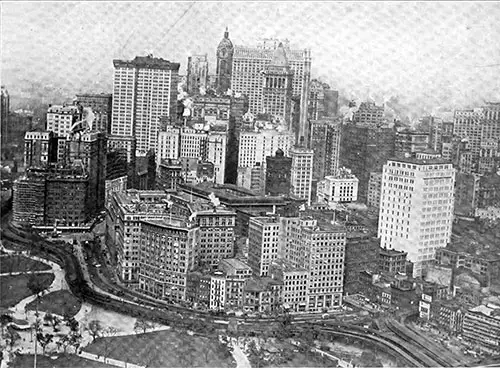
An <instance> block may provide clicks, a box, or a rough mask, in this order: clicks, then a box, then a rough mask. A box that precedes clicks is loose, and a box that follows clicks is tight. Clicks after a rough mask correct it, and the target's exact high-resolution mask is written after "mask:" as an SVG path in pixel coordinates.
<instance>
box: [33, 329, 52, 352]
mask: <svg viewBox="0 0 500 368" xmlns="http://www.w3.org/2000/svg"><path fill="white" fill-rule="evenodd" d="M36 339H37V341H38V343H39V344H40V346H41V347H42V350H43V354H44V355H45V350H46V349H47V346H48V345H49V344H50V343H51V342H52V340H53V339H54V335H52V334H49V333H47V334H44V333H42V332H38V333H37V334H36Z"/></svg>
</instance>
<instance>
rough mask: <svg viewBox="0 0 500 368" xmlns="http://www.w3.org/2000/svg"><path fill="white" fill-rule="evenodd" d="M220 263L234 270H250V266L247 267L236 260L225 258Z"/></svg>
mask: <svg viewBox="0 0 500 368" xmlns="http://www.w3.org/2000/svg"><path fill="white" fill-rule="evenodd" d="M220 263H227V264H228V265H229V266H231V267H233V268H235V269H242V268H244V269H250V266H249V265H247V264H246V263H243V262H241V261H240V260H239V259H237V258H226V259H223V260H221V261H220Z"/></svg>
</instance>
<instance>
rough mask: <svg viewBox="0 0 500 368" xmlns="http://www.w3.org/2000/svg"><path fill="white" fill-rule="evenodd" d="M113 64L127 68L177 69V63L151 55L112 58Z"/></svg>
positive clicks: (178, 65)
mask: <svg viewBox="0 0 500 368" xmlns="http://www.w3.org/2000/svg"><path fill="white" fill-rule="evenodd" d="M113 65H114V66H115V68H117V67H129V68H147V69H165V70H177V71H178V70H179V68H180V64H179V63H172V62H170V61H168V60H165V59H162V58H155V57H153V56H152V55H148V56H136V57H135V59H134V60H118V59H115V60H113Z"/></svg>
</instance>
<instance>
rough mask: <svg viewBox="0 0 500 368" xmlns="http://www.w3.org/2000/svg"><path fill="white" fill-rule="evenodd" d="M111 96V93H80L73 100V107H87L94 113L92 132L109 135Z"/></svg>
mask: <svg viewBox="0 0 500 368" xmlns="http://www.w3.org/2000/svg"><path fill="white" fill-rule="evenodd" d="M112 100H113V95H112V94H111V93H81V94H77V95H76V98H75V100H74V104H75V105H79V106H81V107H83V108H85V107H88V108H90V109H92V111H93V112H94V113H95V115H97V116H95V118H94V121H93V122H92V124H93V125H92V128H91V129H92V130H99V131H101V132H106V133H109V132H110V129H111V112H112Z"/></svg>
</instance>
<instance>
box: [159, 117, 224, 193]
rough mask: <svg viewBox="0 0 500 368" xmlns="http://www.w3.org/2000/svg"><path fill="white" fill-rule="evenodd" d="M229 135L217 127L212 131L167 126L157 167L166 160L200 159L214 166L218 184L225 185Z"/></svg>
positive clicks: (162, 137)
mask: <svg viewBox="0 0 500 368" xmlns="http://www.w3.org/2000/svg"><path fill="white" fill-rule="evenodd" d="M226 146H227V131H226V127H224V126H217V125H214V126H212V127H211V129H209V130H204V129H203V130H200V129H195V128H191V127H173V126H167V127H165V130H164V131H161V132H159V134H158V146H157V149H156V158H157V161H156V163H157V167H158V168H159V165H160V164H161V162H162V161H163V160H168V159H175V160H177V159H196V160H202V161H206V162H210V163H212V164H213V165H214V174H215V182H216V183H218V184H223V183H224V176H225V169H226Z"/></svg>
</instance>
